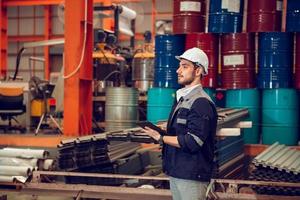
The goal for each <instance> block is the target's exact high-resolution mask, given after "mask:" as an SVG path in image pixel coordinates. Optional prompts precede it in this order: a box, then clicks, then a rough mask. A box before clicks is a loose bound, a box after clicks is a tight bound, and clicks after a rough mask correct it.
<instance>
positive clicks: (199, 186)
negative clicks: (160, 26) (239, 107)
mask: <svg viewBox="0 0 300 200" xmlns="http://www.w3.org/2000/svg"><path fill="white" fill-rule="evenodd" d="M176 58H177V59H179V60H180V63H179V68H178V69H177V74H178V83H179V84H181V85H183V86H184V87H183V88H181V89H179V90H177V92H176V98H177V102H176V103H175V104H174V106H173V108H172V111H171V114H170V116H169V119H168V125H167V131H166V134H165V135H160V134H159V133H158V132H157V131H155V130H153V129H150V128H149V127H145V129H144V132H145V133H146V134H148V135H149V136H151V137H152V138H154V139H155V140H157V141H158V142H160V143H162V144H163V149H162V158H163V171H164V172H165V173H166V174H167V175H169V176H170V189H171V193H172V197H173V200H197V199H199V200H202V199H205V193H206V189H207V186H208V184H209V182H210V179H211V176H212V170H213V157H214V137H215V133H216V126H217V111H216V108H215V105H214V103H213V102H212V100H211V99H210V97H209V96H208V95H207V94H206V93H205V92H204V90H203V88H202V86H201V79H202V77H203V76H204V75H207V73H208V70H207V68H208V57H207V55H206V54H205V53H204V52H203V51H202V50H201V49H199V48H192V49H188V50H187V51H185V52H184V53H183V54H182V55H181V56H176Z"/></svg>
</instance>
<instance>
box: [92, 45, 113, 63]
mask: <svg viewBox="0 0 300 200" xmlns="http://www.w3.org/2000/svg"><path fill="white" fill-rule="evenodd" d="M98 48H99V49H100V50H96V51H94V52H93V59H98V60H99V63H100V64H115V63H116V62H117V58H116V55H115V54H113V53H112V52H111V51H109V50H105V49H104V44H99V45H98Z"/></svg>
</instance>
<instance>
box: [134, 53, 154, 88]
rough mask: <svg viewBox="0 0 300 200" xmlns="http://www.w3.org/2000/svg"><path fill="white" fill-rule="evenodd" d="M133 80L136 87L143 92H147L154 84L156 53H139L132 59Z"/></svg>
mask: <svg viewBox="0 0 300 200" xmlns="http://www.w3.org/2000/svg"><path fill="white" fill-rule="evenodd" d="M132 80H133V81H134V86H135V88H138V90H139V91H141V92H146V91H147V90H148V88H150V87H152V86H153V80H154V54H153V53H148V52H144V53H137V54H136V55H135V56H134V58H133V61H132Z"/></svg>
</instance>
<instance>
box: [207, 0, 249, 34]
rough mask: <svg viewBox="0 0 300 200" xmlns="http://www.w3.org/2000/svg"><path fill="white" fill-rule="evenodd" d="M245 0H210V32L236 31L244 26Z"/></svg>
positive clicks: (239, 30)
mask: <svg viewBox="0 0 300 200" xmlns="http://www.w3.org/2000/svg"><path fill="white" fill-rule="evenodd" d="M243 11H244V0H235V1H228V0H210V4H209V19H208V32H213V33H235V32H241V31H242V27H243Z"/></svg>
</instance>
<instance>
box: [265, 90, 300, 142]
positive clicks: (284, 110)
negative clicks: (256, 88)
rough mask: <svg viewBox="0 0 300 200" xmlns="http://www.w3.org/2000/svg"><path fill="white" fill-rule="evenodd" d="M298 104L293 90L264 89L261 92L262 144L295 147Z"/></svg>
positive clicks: (295, 92)
mask: <svg viewBox="0 0 300 200" xmlns="http://www.w3.org/2000/svg"><path fill="white" fill-rule="evenodd" d="M298 112H299V102H298V94H297V91H296V90H295V89H285V88H282V89H266V90H263V92H262V142H263V144H273V143H274V142H277V141H278V142H279V143H281V144H286V145H297V142H298V127H299V125H298V123H299V115H298Z"/></svg>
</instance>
